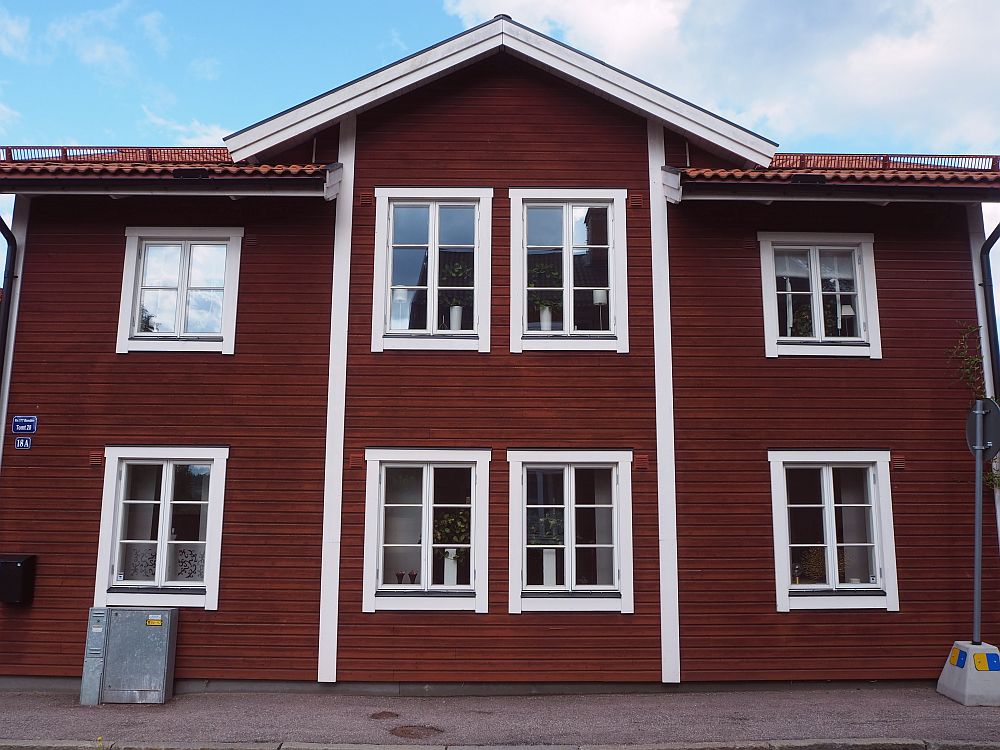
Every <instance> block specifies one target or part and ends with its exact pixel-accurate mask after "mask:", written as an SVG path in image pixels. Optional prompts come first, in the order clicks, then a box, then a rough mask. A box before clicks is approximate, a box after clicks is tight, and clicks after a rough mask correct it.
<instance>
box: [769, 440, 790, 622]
mask: <svg viewBox="0 0 1000 750" xmlns="http://www.w3.org/2000/svg"><path fill="white" fill-rule="evenodd" d="M768 461H769V465H770V467H771V533H772V535H773V539H774V592H775V600H776V603H777V604H776V606H777V610H778V612H787V611H788V607H789V601H788V600H789V595H788V579H787V578H786V576H787V575H788V573H787V571H788V570H789V564H790V561H789V551H788V542H787V540H788V513H787V511H786V510H785V506H786V504H787V502H788V501H787V500H786V499H785V498H787V497H788V491H787V490H786V488H785V465H784V464H783V463H782V462H781V461H776V460H773V459H772V458H771V456H770V455H768Z"/></svg>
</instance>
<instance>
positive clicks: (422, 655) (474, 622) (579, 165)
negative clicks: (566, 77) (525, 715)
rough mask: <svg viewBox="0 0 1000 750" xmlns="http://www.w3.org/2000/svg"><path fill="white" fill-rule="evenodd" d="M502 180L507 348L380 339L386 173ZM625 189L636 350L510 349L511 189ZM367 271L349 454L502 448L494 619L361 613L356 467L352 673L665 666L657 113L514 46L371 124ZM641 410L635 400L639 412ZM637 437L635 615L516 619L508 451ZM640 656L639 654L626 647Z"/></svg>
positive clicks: (623, 671)
mask: <svg viewBox="0 0 1000 750" xmlns="http://www.w3.org/2000/svg"><path fill="white" fill-rule="evenodd" d="M393 185H414V186H455V185H466V186H477V187H478V186H484V187H492V188H493V189H494V201H493V252H492V258H493V260H492V270H493V299H492V321H493V327H492V351H491V352H490V353H489V354H479V353H477V352H442V351H438V352H419V351H387V352H384V353H376V354H373V353H372V352H371V351H370V348H371V347H370V338H371V319H372V268H373V256H372V252H373V236H374V219H375V214H374V206H372V205H360V202H359V196H360V195H362V194H368V195H371V194H372V193H373V191H374V188H375V187H376V186H393ZM530 186H538V187H614V188H626V189H628V191H629V194H630V196H631V195H633V194H634V195H638V196H641V197H642V204H641V207H640V208H630V209H628V216H627V222H628V256H629V289H628V293H629V303H630V308H631V309H630V311H629V313H630V317H629V327H630V334H631V352H630V353H629V354H628V355H619V354H616V353H609V352H576V353H573V352H525V353H523V354H517V355H511V354H510V352H509V348H510V347H509V327H508V326H509V323H508V321H509V317H508V315H509V294H510V287H509V283H510V281H509V276H510V273H509V267H510V263H509V253H510V247H509V244H510V221H511V217H510V215H509V213H510V202H509V200H508V198H507V190H508V188H509V187H530ZM355 191H356V196H355V201H356V202H355V214H354V243H353V253H354V255H353V259H352V269H351V288H352V298H351V310H350V327H349V332H350V335H349V343H348V380H347V404H348V405H347V427H346V441H345V448H346V451H347V453H348V454H349V459H351V460H356V459H359V458H362V457H363V452H364V449H365V448H367V447H374V446H379V447H405V446H413V447H458V448H463V447H489V448H492V449H493V464H492V470H491V476H490V574H489V582H490V597H489V598H490V605H489V609H490V611H489V614H473V613H416V612H411V613H388V612H379V613H375V614H362V613H361V580H362V555H363V533H364V508H365V487H364V481H365V475H364V469H363V468H361V467H360V466H358V467H352V466H351V461H348V464H347V465H348V468H347V469H346V470H345V497H344V533H343V551H342V578H341V581H342V589H341V600H340V606H341V625H340V642H339V652H338V675H339V679H341V680H347V681H350V680H392V681H395V680H402V681H413V680H418V681H442V680H443V681H476V682H480V681H493V680H503V681H531V682H537V681H548V680H583V681H609V680H611V681H655V680H658V679H659V669H660V647H659V616H658V591H659V588H658V587H659V584H658V563H657V559H656V494H655V492H656V484H655V462H654V461H653V459H654V458H655V445H654V440H655V435H654V412H653V380H652V374H653V352H652V319H651V308H652V301H651V282H650V255H649V212H648V192H649V177H648V167H647V156H646V126H645V122H644V121H643V120H641V119H640V118H638V117H635V116H633V115H631V114H628V113H626V112H624V111H622V110H620V109H618V108H617V107H614V106H612V105H610V104H609V103H607V102H605V101H603V100H601V99H598V98H596V97H592V96H590V95H588V94H585V93H583V92H581V91H580V90H579V89H577V88H574V87H572V86H570V85H568V84H565V83H563V82H561V81H558V80H557V79H555V78H551V77H549V76H547V75H546V74H544V73H541V72H539V71H538V70H537V69H535V68H532V67H530V66H528V65H526V64H524V63H521V62H518V61H516V60H515V59H513V58H511V57H509V56H506V55H501V56H498V57H495V58H492V59H491V60H488V61H486V62H483V63H480V64H477V65H476V66H474V67H472V68H470V69H468V70H466V71H464V72H460V73H457V74H455V75H452V76H450V77H448V78H446V79H443V80H442V81H440V82H437V83H434V84H431V85H430V86H427V87H426V88H424V89H422V90H421V91H420V92H419V93H418V94H413V95H409V96H405V97H403V98H401V99H399V100H397V101H396V102H393V103H391V104H389V105H386V106H383V107H382V108H380V109H378V110H375V111H374V112H372V113H369V114H366V115H363V116H362V117H361V118H359V121H358V157H357V182H356V185H355ZM623 407H624V408H623ZM528 447H539V448H543V447H551V448H574V447H576V448H630V449H633V450H635V451H636V453H637V454H643V455H646V456H648V457H649V459H650V468H649V469H648V470H636V471H635V472H634V475H633V487H634V493H633V501H634V506H633V507H634V526H635V536H634V542H635V575H636V592H637V593H636V603H635V610H636V613H635V614H634V615H616V614H603V613H584V614H581V613H560V614H538V613H533V614H522V615H508V614H507V606H508V601H507V571H508V563H507V537H508V534H507V508H508V486H507V484H508V483H507V463H506V450H507V449H508V448H528ZM623 654H627V655H628V657H627V658H623V657H622V655H623Z"/></svg>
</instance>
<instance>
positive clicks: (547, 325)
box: [538, 305, 552, 331]
mask: <svg viewBox="0 0 1000 750" xmlns="http://www.w3.org/2000/svg"><path fill="white" fill-rule="evenodd" d="M538 325H539V327H540V328H541V329H542V330H543V331H551V330H552V308H551V307H546V306H544V305H543V306H542V307H539V308H538Z"/></svg>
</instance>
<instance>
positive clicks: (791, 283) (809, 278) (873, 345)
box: [757, 232, 882, 359]
mask: <svg viewBox="0 0 1000 750" xmlns="http://www.w3.org/2000/svg"><path fill="white" fill-rule="evenodd" d="M757 237H758V239H759V241H760V259H761V282H762V288H763V295H764V336H765V352H766V354H767V356H768V357H777V356H780V355H783V354H799V355H832V356H861V357H871V358H872V359H880V358H881V356H882V345H881V338H880V335H879V324H878V323H879V319H878V298H877V295H876V291H875V259H874V241H873V237H872V235H870V234H794V233H785V232H761V233H759V234H758V235H757Z"/></svg>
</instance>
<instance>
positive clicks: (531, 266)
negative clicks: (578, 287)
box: [528, 247, 563, 289]
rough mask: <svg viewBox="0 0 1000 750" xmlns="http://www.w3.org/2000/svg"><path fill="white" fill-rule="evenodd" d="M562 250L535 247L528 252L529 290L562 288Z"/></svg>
mask: <svg viewBox="0 0 1000 750" xmlns="http://www.w3.org/2000/svg"><path fill="white" fill-rule="evenodd" d="M562 285H563V283H562V248H560V247H535V248H532V249H531V250H529V251H528V288H529V289H535V288H539V289H546V288H548V289H561V288H562Z"/></svg>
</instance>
